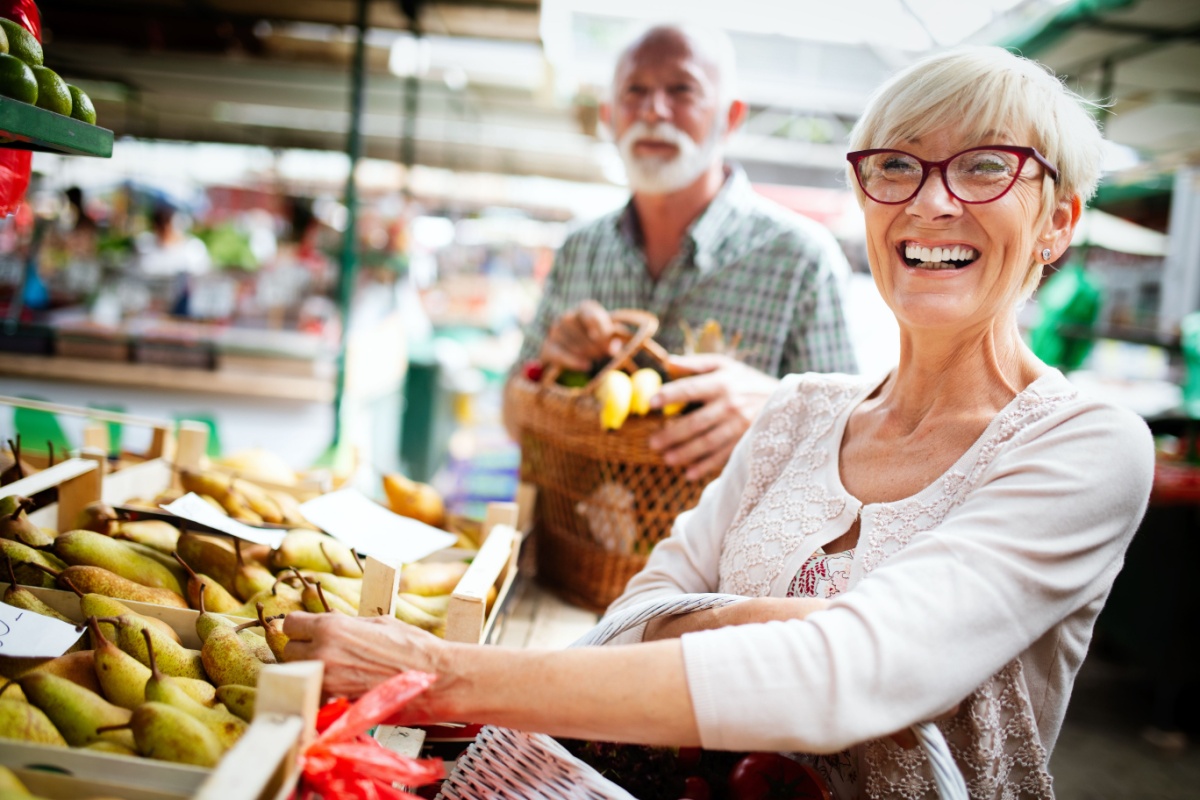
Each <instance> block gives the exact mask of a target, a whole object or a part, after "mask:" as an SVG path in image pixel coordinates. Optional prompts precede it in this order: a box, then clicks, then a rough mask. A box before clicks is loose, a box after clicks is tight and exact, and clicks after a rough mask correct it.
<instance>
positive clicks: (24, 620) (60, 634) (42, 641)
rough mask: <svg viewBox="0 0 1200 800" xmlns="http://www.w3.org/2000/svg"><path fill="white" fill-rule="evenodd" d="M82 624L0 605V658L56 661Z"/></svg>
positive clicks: (68, 646) (71, 643)
mask: <svg viewBox="0 0 1200 800" xmlns="http://www.w3.org/2000/svg"><path fill="white" fill-rule="evenodd" d="M84 630H85V628H84V626H83V625H73V624H72V623H70V622H63V621H62V620H61V619H54V618H53V617H45V616H42V615H41V614H36V613H34V612H33V611H26V610H25V609H23V608H17V607H16V606H10V605H9V604H8V603H0V655H3V656H10V657H23V658H58V657H59V656H61V655H62V654H63V653H65V652H67V650H68V649H70V647H71V645H73V644H75V642H77V641H79V637H80V635H81V634H82V633H83V632H84Z"/></svg>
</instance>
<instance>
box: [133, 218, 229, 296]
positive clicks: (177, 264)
mask: <svg viewBox="0 0 1200 800" xmlns="http://www.w3.org/2000/svg"><path fill="white" fill-rule="evenodd" d="M150 225H151V230H150V231H149V233H148V234H146V235H145V236H143V237H142V238H141V239H140V240H139V242H138V259H137V265H138V271H139V272H141V273H142V275H144V276H146V277H147V278H164V279H169V280H170V282H171V301H170V304H169V305H170V309H171V313H172V314H176V315H178V316H187V315H188V312H189V302H190V298H191V288H192V281H193V278H194V277H195V276H198V275H203V274H204V273H206V272H208V271H209V269H210V268H211V267H212V260H211V259H210V258H209V256H208V248H206V247H205V246H204V242H202V241H200V240H199V239H198V238H196V237H195V236H193V235H192V234H191V233H189V232H187V231H186V230H184V225H183V222H182V220H181V218H180V216H179V214H178V212H177V210H176V209H175V207H174V206H172V205H171V204H169V203H159V204H158V205H156V206H155V207H154V212H153V213H152V214H151V217H150Z"/></svg>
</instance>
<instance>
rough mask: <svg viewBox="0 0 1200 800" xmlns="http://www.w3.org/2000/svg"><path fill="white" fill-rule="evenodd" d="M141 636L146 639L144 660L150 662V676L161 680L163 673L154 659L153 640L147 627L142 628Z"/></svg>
mask: <svg viewBox="0 0 1200 800" xmlns="http://www.w3.org/2000/svg"><path fill="white" fill-rule="evenodd" d="M142 638H143V639H145V640H146V660H147V661H149V662H150V677H152V678H154V680H156V681H161V680H162V677H163V674H162V672H160V671H159V669H158V662H157V661H155V660H154V641H153V640H152V639H151V638H150V630H149V629H148V628H142Z"/></svg>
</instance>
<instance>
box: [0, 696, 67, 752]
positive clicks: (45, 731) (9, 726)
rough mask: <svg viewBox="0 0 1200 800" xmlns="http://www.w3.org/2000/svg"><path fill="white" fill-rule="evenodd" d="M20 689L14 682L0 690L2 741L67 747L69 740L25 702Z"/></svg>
mask: <svg viewBox="0 0 1200 800" xmlns="http://www.w3.org/2000/svg"><path fill="white" fill-rule="evenodd" d="M10 687H11V688H10ZM20 689H21V687H20V686H19V685H17V684H16V683H12V682H9V683H7V684H5V685H4V688H2V689H0V739H16V740H17V741H21V742H33V743H35V744H49V745H55V746H56V747H66V746H67V740H66V739H64V738H63V737H62V734H61V733H59V732H58V728H56V727H54V723H53V722H51V721H50V718H49V717H47V716H46V715H45V714H44V713H42V711H41V710H40V709H38V708H37V707H36V706H32V705H30V704H29V702H28V701H27V700H25V698H24V697H23V695H22V694H21V692H20Z"/></svg>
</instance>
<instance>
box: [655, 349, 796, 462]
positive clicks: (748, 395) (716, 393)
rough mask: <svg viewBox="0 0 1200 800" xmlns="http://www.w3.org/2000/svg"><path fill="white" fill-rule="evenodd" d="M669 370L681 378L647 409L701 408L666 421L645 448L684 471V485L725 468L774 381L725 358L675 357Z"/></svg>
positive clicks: (761, 406) (718, 356) (665, 387)
mask: <svg viewBox="0 0 1200 800" xmlns="http://www.w3.org/2000/svg"><path fill="white" fill-rule="evenodd" d="M669 366H670V368H671V369H672V370H680V371H683V372H684V373H687V377H683V378H676V379H675V380H672V381H668V382H667V383H664V384H663V387H662V389H660V390H659V392H658V394H656V395H655V396H654V398H653V399H651V401H650V406H651V407H652V408H659V409H660V408H664V407H666V406H669V405H674V404H676V403H682V404H684V405H687V404H688V403H700V404H701V407H700V408H698V409H696V410H695V411H692V412H691V413H689V414H685V415H684V416H681V417H678V418H675V419H672V420H671V421H670V422H669V423H668V424H667V425H666V426H665V427H664V428H663V429H662V430H661V431H659V432H658V433H656V434H655V435H654V436H652V437H651V438H650V446H651V447H653V448H654V449H655V450H661V451H662V452H663V461H665V462H666V463H668V464H671V465H677V466H683V467H687V477H688V479H689V480H698V479H699V478H702V477H704V476H705V475H707V474H709V473H710V472H719V471H720V470H721V468H722V467H724V466H725V462H726V461H728V460H729V456H730V455H731V454H732V453H733V448H734V445H736V444H737V443H738V439H740V438H742V434H744V433H745V432H746V431H747V430H748V429H749V428H750V423H751V422H753V421H754V418H755V417H756V416H758V412H760V411H762V409H763V406H765V405H766V404H767V400H768V399H770V397H771V394H772V393H774V391H775V390H776V389H777V388H779V381H778V380H777V379H776V378H773V377H771V376H770V375H767V374H765V373H762V372H759V371H758V370H756V369H753V368H751V367H748V366H746V365H745V364H743V363H742V362H740V361H738V360H737V359H734V358H730V357H729V356H720V355H696V356H675V357H672V358H671V361H670V365H669Z"/></svg>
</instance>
